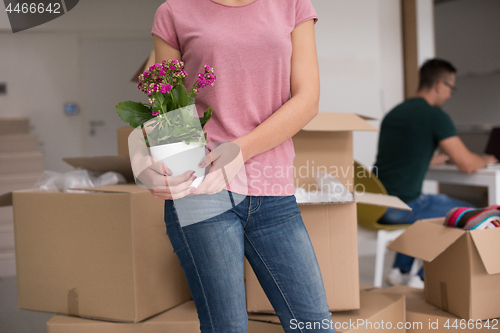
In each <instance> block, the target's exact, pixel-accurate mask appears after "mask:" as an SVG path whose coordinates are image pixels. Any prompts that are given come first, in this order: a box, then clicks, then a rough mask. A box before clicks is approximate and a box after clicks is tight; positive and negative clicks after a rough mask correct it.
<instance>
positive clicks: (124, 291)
mask: <svg viewBox="0 0 500 333" xmlns="http://www.w3.org/2000/svg"><path fill="white" fill-rule="evenodd" d="M66 161H67V162H69V163H70V164H71V165H73V166H76V167H84V168H87V169H89V170H92V171H117V172H121V173H123V174H124V175H125V176H126V178H128V179H129V180H130V179H132V180H133V176H132V172H131V170H130V160H129V158H128V157H120V156H109V157H94V158H76V159H66ZM127 170H128V171H127ZM87 191H88V192H87V193H46V192H38V191H35V190H23V191H16V192H13V193H7V194H5V195H2V196H0V206H5V205H10V204H12V203H13V206H14V207H13V210H14V234H15V250H16V269H17V291H18V305H19V307H20V308H21V309H26V310H37V311H46V312H54V313H60V314H70V315H76V316H81V317H89V318H100V319H106V320H112V321H124V322H138V321H141V320H143V319H145V318H148V317H150V316H153V315H155V314H157V313H160V312H162V311H165V310H167V309H169V308H172V307H174V306H176V305H178V304H181V303H183V302H185V301H187V300H189V299H191V294H190V292H189V288H188V285H187V281H186V278H185V276H184V272H183V270H182V268H181V266H180V263H179V260H178V258H177V256H176V255H175V253H174V252H173V248H172V246H171V244H170V241H169V239H168V236H167V235H166V233H165V223H164V220H163V215H164V212H163V209H164V207H163V205H164V201H163V200H160V199H155V198H154V197H153V196H151V194H150V193H149V191H148V190H146V189H142V188H140V187H138V186H137V185H135V184H126V185H116V186H102V187H96V188H92V189H87Z"/></svg>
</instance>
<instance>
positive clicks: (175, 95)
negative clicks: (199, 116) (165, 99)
mask: <svg viewBox="0 0 500 333" xmlns="http://www.w3.org/2000/svg"><path fill="white" fill-rule="evenodd" d="M177 87H178V86H175V87H174V88H172V90H171V94H172V108H171V109H170V108H169V109H168V111H172V110H175V109H177V108H178V105H179V90H178V88H177Z"/></svg>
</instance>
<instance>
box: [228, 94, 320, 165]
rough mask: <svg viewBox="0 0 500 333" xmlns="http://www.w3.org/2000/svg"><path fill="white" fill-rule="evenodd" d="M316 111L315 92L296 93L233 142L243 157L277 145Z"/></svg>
mask: <svg viewBox="0 0 500 333" xmlns="http://www.w3.org/2000/svg"><path fill="white" fill-rule="evenodd" d="M317 113H318V98H317V94H313V96H307V95H306V94H304V95H296V96H294V97H292V98H291V99H290V100H288V102H286V103H285V104H283V106H281V107H280V108H279V109H278V110H277V111H276V112H274V113H273V114H272V115H271V116H270V117H269V118H267V119H266V120H265V121H264V122H262V124H260V125H259V126H257V127H256V128H255V129H254V130H252V131H251V132H250V133H248V134H246V135H244V136H242V137H239V138H238V139H236V140H234V141H233V142H234V143H236V144H238V145H239V146H240V148H241V151H242V154H243V159H244V160H245V162H246V161H248V160H249V159H250V158H252V157H254V156H256V155H259V154H261V153H263V152H266V151H268V150H270V149H273V148H274V147H276V146H279V145H280V144H282V143H283V142H285V141H286V140H288V139H289V138H291V137H292V136H294V135H295V134H296V133H297V132H298V131H300V130H301V129H302V128H303V127H304V126H305V125H307V123H309V121H311V119H313V118H314V117H315V116H316V114H317Z"/></svg>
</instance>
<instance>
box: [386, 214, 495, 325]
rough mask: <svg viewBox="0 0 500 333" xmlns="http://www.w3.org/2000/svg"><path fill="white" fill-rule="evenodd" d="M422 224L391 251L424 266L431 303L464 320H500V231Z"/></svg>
mask: <svg viewBox="0 0 500 333" xmlns="http://www.w3.org/2000/svg"><path fill="white" fill-rule="evenodd" d="M443 222H444V219H443V218H440V219H429V220H422V221H417V222H415V223H414V224H413V225H411V226H410V227H409V228H408V229H406V231H405V232H404V233H403V234H402V235H401V236H400V237H399V238H397V239H396V240H394V241H393V242H392V243H390V244H389V245H388V248H389V249H391V250H394V251H397V252H400V253H404V254H406V255H409V256H412V257H416V258H420V259H422V260H423V261H424V278H425V289H424V290H425V299H426V300H427V301H428V302H429V303H431V304H434V305H436V306H438V307H440V308H441V309H443V310H445V311H448V312H450V313H452V314H454V315H456V316H458V317H460V318H464V319H467V320H468V319H473V320H477V319H483V320H484V319H489V318H498V317H500V260H499V259H498V254H499V253H500V229H487V230H473V231H466V230H463V229H458V228H453V227H447V226H445V225H443Z"/></svg>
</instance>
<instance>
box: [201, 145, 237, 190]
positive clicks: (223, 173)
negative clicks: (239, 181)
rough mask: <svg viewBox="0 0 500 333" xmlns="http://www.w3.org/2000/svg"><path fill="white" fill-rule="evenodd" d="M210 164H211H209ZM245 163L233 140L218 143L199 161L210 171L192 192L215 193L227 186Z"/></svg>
mask: <svg viewBox="0 0 500 333" xmlns="http://www.w3.org/2000/svg"><path fill="white" fill-rule="evenodd" d="M210 164H212V165H210ZM244 164H245V162H244V160H243V154H242V153H241V149H240V146H239V145H237V144H236V143H233V142H227V143H222V144H220V145H219V146H218V147H217V148H215V149H213V150H212V152H211V153H210V154H208V155H207V156H205V157H204V158H202V159H201V161H200V164H199V165H200V167H206V166H209V167H210V172H209V173H208V174H207V175H206V176H205V179H203V182H202V183H201V184H200V185H199V186H198V188H197V189H196V191H194V192H193V194H215V193H219V192H220V191H222V190H223V189H225V188H226V187H227V185H229V184H230V183H231V181H232V180H233V179H234V177H235V176H236V175H237V174H238V172H239V171H240V170H241V168H242V167H243V165H244Z"/></svg>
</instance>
